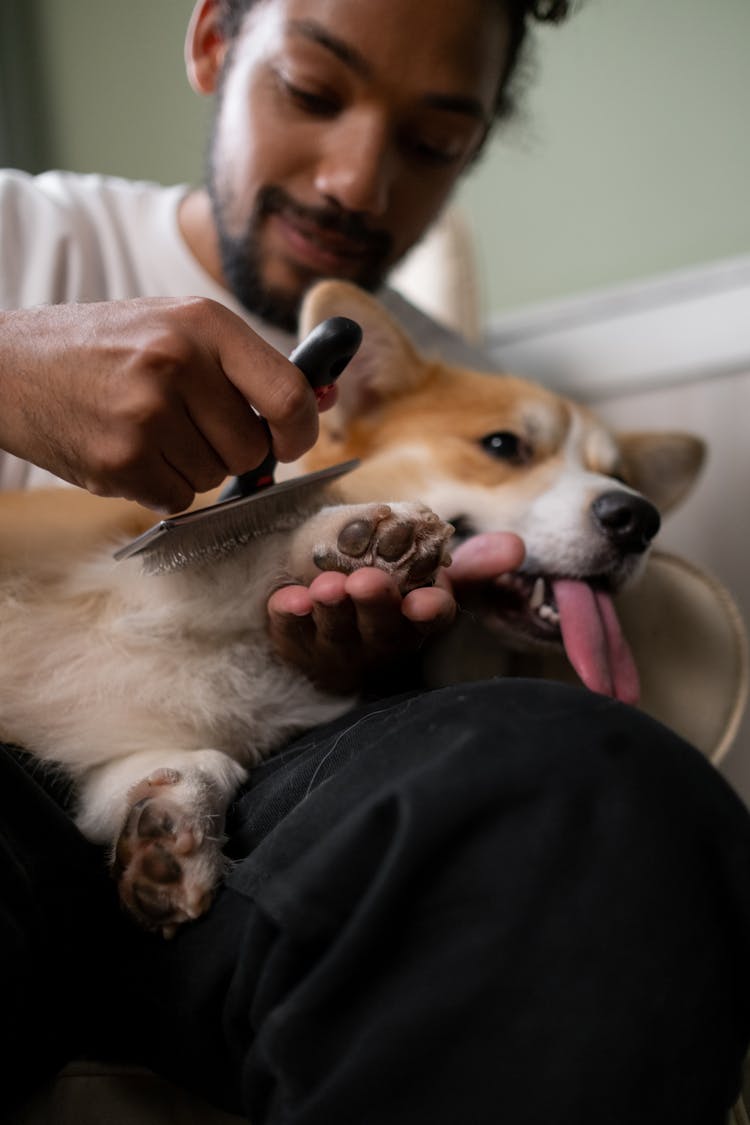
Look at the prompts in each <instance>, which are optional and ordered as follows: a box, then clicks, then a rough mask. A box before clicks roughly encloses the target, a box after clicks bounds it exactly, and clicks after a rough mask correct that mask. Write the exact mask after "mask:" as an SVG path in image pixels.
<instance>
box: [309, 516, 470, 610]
mask: <svg viewBox="0 0 750 1125" xmlns="http://www.w3.org/2000/svg"><path fill="white" fill-rule="evenodd" d="M452 534H453V528H452V526H451V525H450V524H449V523H444V522H443V520H441V519H440V517H439V516H437V515H435V513H434V512H432V511H430V509H429V508H426V507H425V506H424V505H423V504H416V503H390V504H357V505H353V506H349V507H345V508H332V509H328V510H327V511H324V512H321V513H319V515H318V519H317V521H316V525H315V542H314V543H313V545H312V549H311V557H312V561H313V563H314V565H315V567H317V569H318V570H337V571H340V572H342V573H344V574H348V573H351V572H352V571H354V570H358V569H359V568H360V567H363V566H375V567H378V568H379V569H380V570H385V571H386V572H387V573H388V574H391V575H393V577H394V578H395V580H396V582H397V583H398V586H399V589H400V590H401V592H402V593H404V594H405V593H407V592H408V591H409V590H413V589H415V588H416V587H417V586H424V585H427V584H428V583H429V582H430V580H431V579H433V578H434V576H435V574H436V572H437V570H438V568H439V567H441V566H447V565H448V564H449V563H450V556H449V554H448V552H447V546H446V545H447V543H448V540H449V539H450V537H451V535H452Z"/></svg>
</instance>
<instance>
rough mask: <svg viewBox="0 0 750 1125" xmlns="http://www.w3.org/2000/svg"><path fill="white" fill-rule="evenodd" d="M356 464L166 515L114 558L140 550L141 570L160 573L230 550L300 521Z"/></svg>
mask: <svg viewBox="0 0 750 1125" xmlns="http://www.w3.org/2000/svg"><path fill="white" fill-rule="evenodd" d="M358 464H359V462H358V461H345V462H343V463H342V464H340V465H332V466H331V467H330V468H327V469H320V470H319V471H318V472H316V473H308V474H307V475H306V476H303V477H295V478H294V479H292V480H288V481H282V483H281V484H274V485H271V486H270V487H269V488H265V489H263V490H262V491H261V492H257V493H255V494H254V495H253V496H244V497H240V498H238V499H236V500H224V501H222V502H220V503H218V504H212V505H211V506H210V507H207V508H197V509H196V510H195V511H192V512H183V513H181V514H180V515H178V516H170V517H168V518H167V519H164V520H160V521H159V523H157V524H155V525H154V526H153V527H151V528H149V529H148V531H144V533H143V535H139V536H138V538H137V539H133V540H132V541H131V542H130V543H126V544H125V545H124V546H123V547H120V548H119V549H118V550H117V551H115V553H114V558H115V559H116V560H117V561H118V562H120V561H122V560H123V559H130V558H133V557H134V556H135V555H139V556H140V557H141V560H142V562H143V569H144V571H145V572H146V573H148V574H164V573H166V572H169V571H173V570H179V569H181V568H182V567H187V566H195V565H198V564H200V563H204V562H211V561H212V560H216V559H220V558H222V557H223V556H226V555H231V554H232V553H233V552H234V551H236V550H237V549H238V547H241V546H243V545H244V544H245V543H249V542H250V540H252V539H259V538H261V537H262V536H264V535H268V534H270V533H271V532H274V531H288V530H291V529H292V528H295V527H299V525H300V524H301V523H303V522H304V520H305V519H306V518H307V517H308V516H309V515H311V514H312V513H313V512H314V511H316V510H317V509H318V508H320V507H321V505H322V504H323V503H324V502H325V489H326V486H327V485H328V484H330V482H331V481H334V480H336V479H337V478H338V477H341V476H343V475H344V474H345V473H349V472H351V470H352V469H354V468H356V467H357V465H358Z"/></svg>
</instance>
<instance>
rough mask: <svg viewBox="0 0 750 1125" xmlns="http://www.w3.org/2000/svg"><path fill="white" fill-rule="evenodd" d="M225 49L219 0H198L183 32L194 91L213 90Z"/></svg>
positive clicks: (208, 91) (187, 67)
mask: <svg viewBox="0 0 750 1125" xmlns="http://www.w3.org/2000/svg"><path fill="white" fill-rule="evenodd" d="M226 52H227V41H226V39H225V38H224V36H223V34H222V31H221V19H220V13H219V5H218V0H198V3H197V4H196V5H195V7H194V8H193V14H192V15H191V17H190V23H189V24H188V29H187V34H186V35H185V69H186V70H187V76H188V81H189V82H190V85H191V86H192V88H193V89H194V90H195V92H196V94H214V93H216V87H217V83H218V78H219V74H220V73H221V67H222V64H223V62H224V56H225V55H226Z"/></svg>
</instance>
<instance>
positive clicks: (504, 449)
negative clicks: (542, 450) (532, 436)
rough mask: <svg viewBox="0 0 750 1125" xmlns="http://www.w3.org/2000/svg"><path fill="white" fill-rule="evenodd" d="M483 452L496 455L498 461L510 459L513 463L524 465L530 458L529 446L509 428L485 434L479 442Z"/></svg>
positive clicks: (492, 455)
mask: <svg viewBox="0 0 750 1125" xmlns="http://www.w3.org/2000/svg"><path fill="white" fill-rule="evenodd" d="M480 444H481V446H482V449H483V450H484V451H485V453H489V455H490V456H491V457H497V459H498V460H499V461H510V462H511V464H513V465H524V464H526V462H527V461H529V460H530V458H531V448H530V446H529V445H528V443H527V442H525V441H524V440H523V438H520V437H519V436H518V434H514V433H511V431H510V430H498V431H497V433H494V434H486V435H485V437H483V438H482V440H481V442H480Z"/></svg>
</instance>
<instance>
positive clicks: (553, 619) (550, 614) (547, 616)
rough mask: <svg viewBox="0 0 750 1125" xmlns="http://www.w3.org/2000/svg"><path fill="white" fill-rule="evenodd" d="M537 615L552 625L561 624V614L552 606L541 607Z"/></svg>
mask: <svg viewBox="0 0 750 1125" xmlns="http://www.w3.org/2000/svg"><path fill="white" fill-rule="evenodd" d="M537 613H538V615H539V617H542V618H544V620H545V621H549V623H550V625H559V624H560V614H559V613H558V612H557V610H556V609H553V608H552V606H551V605H546V604H545V605H540V606H539V609H538V610H537Z"/></svg>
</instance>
